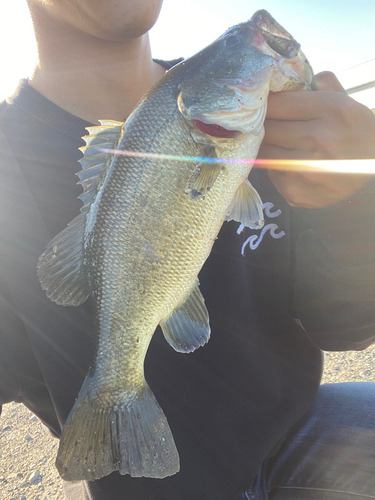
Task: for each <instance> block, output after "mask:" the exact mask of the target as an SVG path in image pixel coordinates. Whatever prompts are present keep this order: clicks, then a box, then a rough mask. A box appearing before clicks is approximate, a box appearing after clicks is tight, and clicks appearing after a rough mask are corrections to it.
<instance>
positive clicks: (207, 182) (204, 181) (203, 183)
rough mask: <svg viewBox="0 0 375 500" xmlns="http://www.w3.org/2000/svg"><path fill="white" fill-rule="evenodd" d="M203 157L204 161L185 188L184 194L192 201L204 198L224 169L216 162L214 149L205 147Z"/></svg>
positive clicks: (195, 170)
mask: <svg viewBox="0 0 375 500" xmlns="http://www.w3.org/2000/svg"><path fill="white" fill-rule="evenodd" d="M205 156H206V158H205V159H204V160H205V161H201V162H200V163H198V165H197V166H196V167H195V169H194V170H193V172H192V174H191V176H190V178H189V180H188V183H187V186H186V190H185V193H186V195H187V196H188V197H189V198H190V199H192V200H199V199H200V198H204V197H205V195H206V194H207V193H208V191H209V190H210V189H211V188H212V186H213V185H214V184H215V182H216V179H217V176H218V175H219V173H220V171H221V170H222V169H223V168H224V167H223V164H222V163H221V162H220V161H217V157H216V152H215V148H213V147H207V148H206V150H205ZM211 159H212V160H211ZM215 160H216V161H215Z"/></svg>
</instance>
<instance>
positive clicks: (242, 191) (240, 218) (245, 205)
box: [225, 179, 264, 229]
mask: <svg viewBox="0 0 375 500" xmlns="http://www.w3.org/2000/svg"><path fill="white" fill-rule="evenodd" d="M225 220H227V221H230V220H235V221H237V222H240V223H241V224H243V225H244V226H246V227H250V228H251V229H261V228H262V227H263V225H264V218H263V210H262V200H261V199H260V196H259V194H258V193H257V191H256V190H255V189H254V188H253V186H252V185H251V184H250V182H249V180H248V179H246V180H245V181H244V182H243V183H242V184H241V185H240V187H239V188H238V189H237V192H236V194H235V196H234V198H233V200H232V203H231V204H230V205H229V208H228V211H227V216H226V219H225Z"/></svg>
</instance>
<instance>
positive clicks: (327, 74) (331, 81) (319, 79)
mask: <svg viewBox="0 0 375 500" xmlns="http://www.w3.org/2000/svg"><path fill="white" fill-rule="evenodd" d="M315 81H316V90H331V91H333V92H342V93H344V94H346V92H345V89H344V87H343V86H342V85H341V83H340V82H339V81H338V79H337V77H336V75H335V74H334V73H332V72H331V71H322V72H321V73H318V74H317V75H315Z"/></svg>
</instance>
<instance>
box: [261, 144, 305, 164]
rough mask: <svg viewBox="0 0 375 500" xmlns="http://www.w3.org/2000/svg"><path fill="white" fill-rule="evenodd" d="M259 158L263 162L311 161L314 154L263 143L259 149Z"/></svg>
mask: <svg viewBox="0 0 375 500" xmlns="http://www.w3.org/2000/svg"><path fill="white" fill-rule="evenodd" d="M258 158H261V159H263V160H311V159H312V153H311V152H310V151H303V150H300V149H287V148H283V147H280V146H275V145H274V144H264V143H263V144H262V145H261V147H260V149H259V153H258Z"/></svg>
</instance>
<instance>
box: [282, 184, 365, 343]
mask: <svg viewBox="0 0 375 500" xmlns="http://www.w3.org/2000/svg"><path fill="white" fill-rule="evenodd" d="M292 212H294V213H292V215H291V218H292V221H293V220H294V223H293V222H292V226H294V228H296V226H297V225H298V222H296V221H298V218H300V216H302V217H303V219H304V220H305V221H306V222H307V223H308V225H309V226H310V227H311V228H312V230H307V231H303V232H302V233H301V234H300V236H299V237H298V239H297V241H296V253H295V258H296V262H295V273H294V286H293V292H294V305H295V308H296V314H297V317H298V318H299V320H300V321H301V322H302V324H303V326H304V328H305V329H306V331H307V333H308V334H309V335H310V337H311V338H312V340H313V341H314V342H315V343H316V344H317V345H318V346H319V347H320V348H321V349H324V350H327V351H334V350H338V351H342V350H361V349H365V348H366V347H368V346H369V345H370V344H372V343H373V342H375V182H372V183H371V184H369V185H368V186H367V187H366V188H365V189H363V190H362V191H361V192H360V193H359V194H358V195H357V196H355V197H353V198H352V199H350V200H346V201H345V202H342V203H340V204H338V205H335V206H333V207H329V208H326V209H318V210H307V209H293V211H292Z"/></svg>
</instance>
